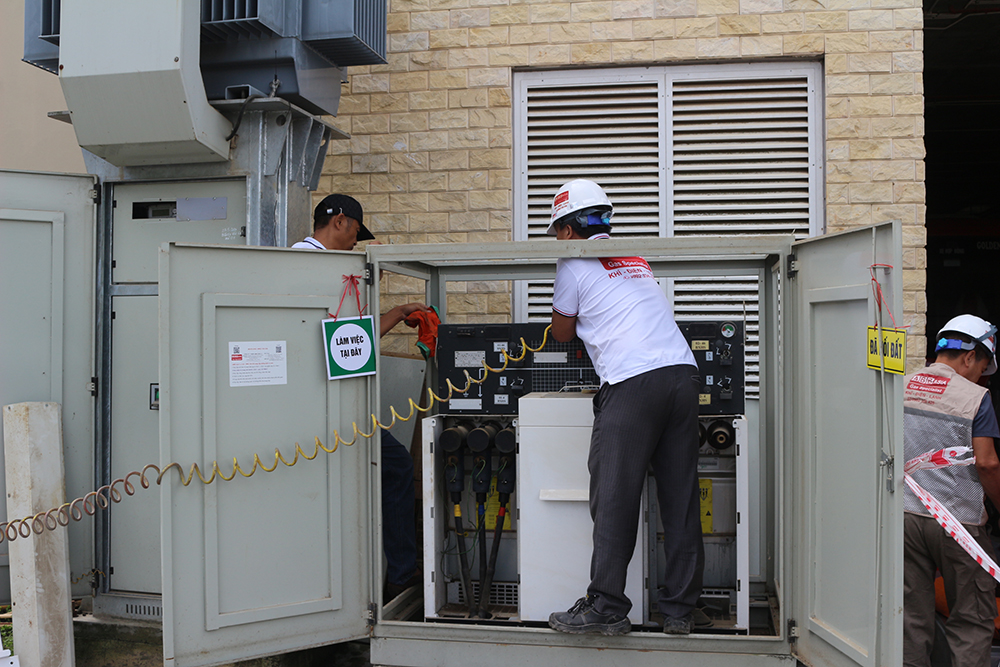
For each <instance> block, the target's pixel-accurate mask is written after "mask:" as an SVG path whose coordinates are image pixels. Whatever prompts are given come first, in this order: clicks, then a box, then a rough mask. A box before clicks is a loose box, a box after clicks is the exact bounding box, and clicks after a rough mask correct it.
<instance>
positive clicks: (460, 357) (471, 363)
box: [455, 350, 486, 368]
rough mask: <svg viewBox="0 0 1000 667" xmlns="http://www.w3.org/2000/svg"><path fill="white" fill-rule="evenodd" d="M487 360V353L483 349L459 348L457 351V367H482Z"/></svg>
mask: <svg viewBox="0 0 1000 667" xmlns="http://www.w3.org/2000/svg"><path fill="white" fill-rule="evenodd" d="M484 361H486V353H485V352H483V351H482V350H457V351H456V352H455V368H481V367H482V365H483V362H484Z"/></svg>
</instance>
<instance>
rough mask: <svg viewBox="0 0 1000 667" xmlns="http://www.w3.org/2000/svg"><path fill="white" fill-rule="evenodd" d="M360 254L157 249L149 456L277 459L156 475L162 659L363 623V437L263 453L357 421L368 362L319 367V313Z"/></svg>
mask: <svg viewBox="0 0 1000 667" xmlns="http://www.w3.org/2000/svg"><path fill="white" fill-rule="evenodd" d="M363 267H364V255H362V254H360V253H338V252H316V251H303V250H286V249H273V248H246V247H228V248H227V247H222V246H184V245H176V244H171V245H169V246H167V245H165V246H164V247H163V248H162V249H161V252H160V273H159V276H160V286H159V289H160V373H159V375H160V454H161V461H163V462H164V464H165V463H167V462H171V461H176V462H178V463H180V464H181V466H182V467H183V468H184V470H185V474H187V471H188V469H189V467H190V465H191V464H192V463H194V462H197V463H198V464H199V466H201V469H202V470H205V471H206V475H207V474H208V471H210V470H211V465H212V462H213V461H218V462H219V465H220V468H221V471H222V473H223V474H225V475H226V476H227V477H228V476H229V475H230V474H232V471H233V461H234V459H236V460H238V461H239V464H240V466H241V468H242V470H244V471H245V472H249V471H250V470H251V469H252V468H253V461H254V455H255V454H258V455H259V456H260V458H261V460H262V461H263V464H264V465H265V466H267V468H271V467H272V466H275V469H274V471H273V472H270V473H268V472H265V471H263V470H261V469H258V470H257V471H256V472H255V473H254V474H253V476H252V477H249V478H245V477H243V476H242V475H241V474H239V473H236V475H235V477H234V478H233V480H232V481H221V480H219V479H216V480H215V481H214V482H212V483H211V484H208V485H205V484H202V483H201V482H200V481H199V480H198V478H197V477H195V479H194V480H193V481H192V482H191V484H190V485H189V486H183V485H182V484H181V483H180V481H178V480H179V476H178V475H177V474H176V472H175V471H171V473H170V478H169V480H167V481H165V483H164V484H163V486H162V487H161V520H162V561H163V613H164V624H163V639H164V660H165V662H166V664H167V665H173V666H176V667H193V666H195V665H213V664H222V663H230V662H235V661H238V660H245V659H249V658H254V657H259V656H265V655H271V654H277V653H283V652H287V651H292V650H296V649H300V648H306V647H310V646H317V645H321V644H330V643H334V642H337V641H342V640H346V639H353V638H358V637H363V636H366V634H367V630H368V621H367V618H368V616H367V614H368V602H369V601H370V600H371V588H372V583H371V567H370V554H371V545H370V539H371V538H370V536H371V530H370V528H369V524H370V508H369V498H370V494H369V484H370V482H369V475H370V470H371V463H370V461H371V455H370V452H371V448H370V444H369V443H370V441H369V440H367V439H365V438H362V437H358V438H357V441H356V442H355V443H354V444H353V445H352V446H346V445H345V444H341V445H340V446H339V449H337V451H336V452H334V453H333V454H326V453H324V452H323V451H320V452H319V455H318V456H317V457H316V458H315V459H314V460H311V461H310V460H304V458H303V457H302V456H301V455H300V456H299V457H298V462H297V463H296V464H295V465H294V466H292V467H288V466H286V465H285V464H283V463H280V462H279V463H277V464H276V465H275V449H276V448H277V449H278V450H280V452H281V454H282V456H283V457H284V459H285V460H286V461H289V462H291V461H292V460H293V458H294V457H295V446H296V443H298V444H299V445H300V446H301V448H302V450H303V451H304V452H305V453H306V454H308V455H312V454H313V452H314V442H315V439H316V438H319V440H321V441H322V442H323V444H324V445H326V446H327V447H330V446H331V445H332V443H333V441H334V431H335V430H336V431H338V432H339V433H340V434H343V435H344V437H345V439H346V440H351V436H352V434H353V429H352V422H357V423H358V425H359V426H360V427H362V428H363V429H366V430H368V429H370V424H371V419H370V417H369V415H370V414H371V406H370V405H369V396H370V395H371V392H370V390H369V389H370V387H369V383H370V382H371V376H369V377H360V378H352V379H344V380H335V381H328V380H327V374H326V367H325V360H324V353H323V344H322V334H321V325H320V321H321V320H322V319H324V318H326V317H327V313H328V312H335V311H336V310H337V305H338V301H339V300H340V296H341V293H342V290H343V280H342V276H344V275H361V274H362V270H363ZM362 285H363V282H362ZM362 289H363V287H362ZM362 298H364V297H362ZM348 301H349V300H347V299H345V309H346V307H347V306H346V304H347V303H348ZM350 301H352V302H353V299H351V300H350ZM351 305H352V306H353V305H354V304H353V303H351ZM351 314H352V315H353V314H354V313H353V312H352V313H351ZM253 355H255V356H253ZM237 357H239V358H238V359H237ZM248 362H254V363H256V364H257V365H253V364H250V363H248ZM366 420H367V423H366Z"/></svg>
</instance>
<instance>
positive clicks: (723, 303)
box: [670, 76, 813, 395]
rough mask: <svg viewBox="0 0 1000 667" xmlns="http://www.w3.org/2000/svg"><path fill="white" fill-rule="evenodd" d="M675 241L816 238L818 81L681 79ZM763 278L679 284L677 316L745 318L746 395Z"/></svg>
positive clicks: (754, 367)
mask: <svg viewBox="0 0 1000 667" xmlns="http://www.w3.org/2000/svg"><path fill="white" fill-rule="evenodd" d="M671 97H672V100H673V102H672V105H671V112H672V123H671V133H670V148H671V154H672V158H673V159H672V166H673V170H672V185H673V187H672V192H673V197H672V204H673V232H674V236H705V235H725V236H728V235H732V234H768V233H777V234H794V235H795V236H796V237H797V238H805V237H806V236H808V235H809V217H810V202H811V198H810V197H811V189H810V188H811V186H813V183H812V181H811V177H810V174H811V172H810V163H811V157H812V156H811V155H810V140H811V138H810V134H809V128H810V122H809V121H810V119H809V82H808V79H807V78H806V77H805V76H800V77H785V78H774V79H744V78H741V79H718V80H707V81H706V80H691V79H685V80H674V81H673V82H672V96H671ZM757 289H758V288H757V281H756V280H754V279H743V280H739V279H729V280H726V279H700V280H699V279H683V280H681V279H678V280H675V281H674V311H675V314H676V316H677V318H678V319H685V320H706V319H713V320H714V319H732V320H743V319H744V318H745V319H746V332H747V347H746V363H747V368H746V381H747V394H748V395H756V394H757V391H758V387H759V381H760V345H759V342H760V317H759V297H758V292H757Z"/></svg>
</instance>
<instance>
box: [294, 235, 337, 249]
mask: <svg viewBox="0 0 1000 667" xmlns="http://www.w3.org/2000/svg"><path fill="white" fill-rule="evenodd" d="M292 247H293V248H299V249H302V248H304V249H306V250H327V249H328V248H327V247H326V246H325V245H323V244H322V243H320V242H319V241H317V240H316V239H314V238H313V237H311V236H307V237H305V238H304V239H302V240H301V241H299V242H298V243H293V244H292Z"/></svg>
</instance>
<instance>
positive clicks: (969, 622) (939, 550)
mask: <svg viewBox="0 0 1000 667" xmlns="http://www.w3.org/2000/svg"><path fill="white" fill-rule="evenodd" d="M965 527H966V528H967V529H968V531H969V533H970V534H971V535H972V537H973V538H974V539H975V540H976V542H978V543H979V545H980V546H982V547H983V548H984V549H985V550H986V553H988V554H992V553H993V547H992V546H991V545H990V541H989V538H988V537H987V535H986V531H985V530H984V529H983V527H982V526H970V525H966V526H965ZM936 570H940V571H941V577H942V578H943V579H944V590H945V597H946V598H947V600H948V614H949V615H948V621H947V623H945V626H944V627H945V635H946V636H947V638H948V645H949V646H950V647H951V652H952V662H951V664H952V667H985V666H986V665H989V664H990V644H991V643H992V641H993V619H994V618H995V617H996V616H997V602H996V595H995V593H994V585H995V582H994V581H993V577H991V576H990V575H989V573H987V572H986V570H984V569H983V568H982V567H980V566H979V564H978V563H976V561H975V560H973V558H972V556H970V555H969V554H967V553H966V552H965V551H964V550H963V549H962V547H960V546H958V543H957V542H955V540H954V539H952V538H951V536H949V535H948V534H947V533H945V532H944V529H943V528H942V527H941V526H940V525H938V522H937V521H935V520H934V519H933V518H932V517H929V516H920V515H917V514H910V513H909V512H905V513H904V514H903V665H905V667H928V666H929V665H930V663H931V648H932V647H933V645H934V574H935V571H936Z"/></svg>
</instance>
